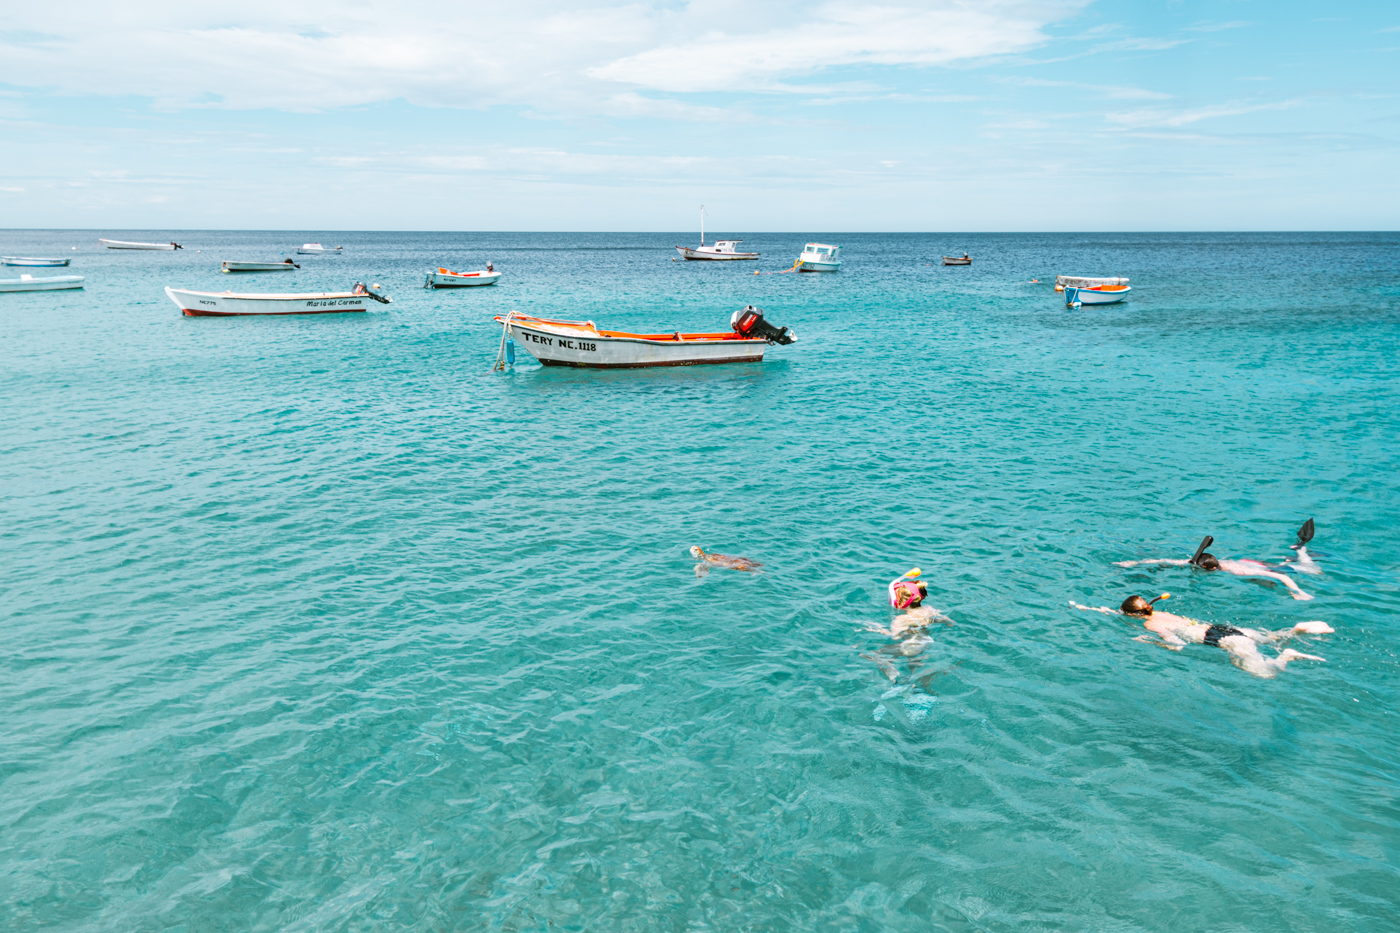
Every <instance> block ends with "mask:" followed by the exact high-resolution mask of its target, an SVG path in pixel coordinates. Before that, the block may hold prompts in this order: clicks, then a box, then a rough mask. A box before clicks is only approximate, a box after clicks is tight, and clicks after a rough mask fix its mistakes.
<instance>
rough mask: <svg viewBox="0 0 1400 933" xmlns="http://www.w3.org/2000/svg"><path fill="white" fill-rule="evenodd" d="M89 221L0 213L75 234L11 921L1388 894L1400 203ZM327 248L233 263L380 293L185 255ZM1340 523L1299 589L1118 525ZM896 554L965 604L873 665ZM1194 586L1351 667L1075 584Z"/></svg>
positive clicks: (40, 245) (0, 759)
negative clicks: (634, 218) (693, 253)
mask: <svg viewBox="0 0 1400 933" xmlns="http://www.w3.org/2000/svg"><path fill="white" fill-rule="evenodd" d="M98 235H104V236H116V237H121V236H122V233H121V232H120V231H110V232H105V233H102V234H96V233H90V232H82V233H74V232H25V231H0V253H5V254H11V253H21V254H38V255H44V254H48V253H54V252H55V251H58V252H62V253H64V254H71V255H73V256H74V257H75V261H74V265H73V268H72V269H71V270H68V271H71V272H73V273H77V274H83V275H87V276H88V282H87V285H88V287H87V288H86V289H85V290H84V291H82V292H68V293H49V294H29V295H0V334H3V345H2V346H0V393H3V398H4V400H5V404H4V406H3V409H0V451H3V455H0V519H2V520H0V544H2V545H3V553H4V555H5V559H4V563H3V570H0V594H3V595H0V644H3V646H4V647H3V658H4V671H5V676H4V678H3V681H0V709H4V710H5V711H6V715H5V717H4V726H3V730H0V736H2V737H3V739H2V741H3V746H2V748H3V755H0V768H3V770H0V858H2V859H3V863H2V864H3V872H0V928H3V929H6V930H73V931H77V930H83V931H87V930H112V931H127V930H157V929H158V930H188V931H210V930H229V931H235V930H236V931H251V930H258V931H261V930H268V931H311V930H347V931H361V930H468V929H471V930H475V929H481V930H508V931H546V930H551V931H555V930H590V931H595V930H596V931H604V930H606V931H655V930H667V931H672V930H673V931H682V930H684V931H703V930H714V931H727V930H755V931H757V930H763V931H769V930H822V931H867V930H868V931H892V930H894V931H898V930H908V931H927V930H946V931H959V933H962V931H968V933H970V931H1028V930H1096V931H1110V930H1111V931H1159V930H1160V931H1167V930H1173V931H1175V930H1211V931H1262V930H1329V931H1337V930H1344V931H1350V930H1357V931H1361V930H1366V931H1371V930H1385V929H1394V928H1396V927H1397V925H1400V803H1397V800H1400V750H1398V749H1397V741H1396V735H1397V725H1400V723H1397V718H1396V712H1395V710H1396V701H1397V697H1398V696H1400V690H1397V675H1398V674H1400V659H1398V658H1397V651H1396V640H1397V638H1400V625H1398V624H1397V610H1400V573H1398V571H1400V542H1397V537H1396V534H1395V528H1396V527H1397V522H1400V514H1397V513H1400V496H1398V495H1397V493H1400V445H1398V444H1397V441H1396V437H1397V432H1400V380H1398V379H1397V377H1398V376H1400V354H1397V352H1396V347H1397V338H1400V280H1397V265H1400V263H1397V259H1400V235H1395V234H1298V235H1290V234H1272V235H1254V234H1249V235H1245V234H1240V235H1187V234H1179V235H1113V236H1109V235H1053V236H1052V235H1044V236H1029V235H1027V236H1021V235H1014V236H1013V235H1005V236H992V235H952V236H936V235H918V236H915V235H838V234H795V235H778V234H764V235H758V234H755V235H750V236H747V237H746V238H745V239H746V243H745V246H746V247H753V248H756V249H759V250H761V251H763V253H764V257H765V258H764V259H763V260H762V261H761V262H760V263H759V264H758V265H759V268H761V269H763V270H766V271H776V270H778V269H781V268H784V267H786V266H788V265H790V264H791V261H792V258H793V257H794V256H795V255H796V253H797V252H798V250H800V248H801V245H802V243H804V242H805V241H806V240H808V239H822V240H825V241H827V242H837V243H841V244H842V245H844V246H845V248H846V252H845V260H846V262H845V269H844V270H843V271H842V272H841V273H839V274H835V275H804V276H797V275H771V276H754V275H752V271H753V267H752V265H747V264H746V265H738V266H735V265H728V264H724V265H721V264H696V263H679V262H671V261H670V258H671V256H672V255H674V252H673V251H670V247H671V245H672V244H673V243H690V242H691V241H692V240H693V239H694V238H695V237H694V234H676V235H661V234H635V235H621V234H574V235H571V234H489V233H475V234H462V235H448V234H332V233H306V234H301V233H298V234H291V235H288V234H261V233H226V232H188V233H183V234H176V239H178V240H179V241H180V242H182V243H184V244H185V246H186V249H185V251H183V252H179V253H116V252H106V251H100V250H98V249H97V248H96V243H95V239H96V236H98ZM127 236H128V237H129V238H133V239H145V238H157V239H167V238H168V237H169V236H170V234H168V233H161V234H151V233H144V234H136V233H128V234H127ZM317 239H319V240H320V241H322V242H323V243H326V244H328V245H331V244H333V243H344V244H345V246H346V254H345V255H344V256H339V257H305V258H304V260H303V269H302V271H301V272H299V273H296V274H295V277H293V276H284V275H275V276H272V275H269V276H244V277H239V278H238V279H235V280H233V281H234V282H235V283H236V285H235V286H234V287H240V288H246V289H249V290H255V289H266V290H275V289H281V288H286V287H289V286H290V285H292V284H295V286H296V287H297V288H303V287H305V288H311V289H316V288H322V287H329V288H341V287H344V286H348V285H349V284H350V283H351V282H353V281H355V280H357V279H359V280H371V281H377V282H380V283H382V284H383V285H384V286H385V288H386V290H387V291H388V292H389V293H390V294H391V295H392V296H393V297H394V299H395V301H394V304H393V305H391V306H389V307H388V308H387V309H385V310H383V311H379V312H375V313H371V314H368V315H351V316H335V317H313V318H287V319H277V320H266V319H264V320H257V319H251V320H250V319H189V318H182V317H181V316H180V315H179V314H178V312H177V310H176V308H175V306H174V305H173V304H172V303H171V302H170V301H169V300H168V299H167V298H166V297H165V296H164V294H163V293H162V291H161V290H162V288H163V287H164V286H166V285H176V286H187V287H194V288H201V287H204V288H210V289H220V290H221V289H223V288H227V287H230V279H231V277H229V276H221V275H219V273H218V272H217V271H216V269H217V263H218V261H219V260H221V259H258V258H277V257H278V254H280V253H282V252H284V251H286V250H287V249H289V248H291V247H294V246H295V245H296V244H299V243H302V242H305V241H308V240H317ZM75 245H76V246H79V247H80V249H79V250H78V251H76V252H74V251H72V250H71V249H70V247H71V246H75ZM954 249H956V250H959V251H961V250H963V249H967V250H968V251H969V252H971V253H972V255H973V256H974V258H975V264H974V265H973V266H972V267H971V268H966V269H963V268H954V269H944V268H942V267H941V266H937V265H932V264H926V263H929V261H930V259H932V258H934V257H937V256H939V255H940V254H941V253H943V252H951V251H952V250H954ZM196 250H202V252H196ZM487 259H490V260H492V261H493V262H494V263H495V264H496V267H497V268H498V269H500V270H501V271H503V272H504V273H505V277H504V278H503V279H502V284H501V285H500V286H497V287H495V288H489V289H473V290H470V291H461V292H429V291H424V290H422V289H421V288H420V287H419V286H420V285H421V283H422V278H423V275H424V274H425V273H426V271H427V270H428V269H429V268H430V267H433V266H436V265H437V264H440V263H441V264H444V265H448V266H450V267H463V268H479V267H481V266H482V265H484V263H485V261H486V260H487ZM935 261H936V260H935ZM11 271H12V272H15V271H18V270H11ZM1056 273H1067V274H1120V275H1128V276H1130V277H1131V278H1132V280H1133V286H1134V291H1133V293H1132V300H1131V301H1130V302H1128V303H1126V304H1124V305H1121V306H1116V307H1107V308H1095V309H1087V308H1086V309H1083V310H1081V311H1066V310H1065V308H1064V306H1063V302H1062V300H1061V299H1060V298H1059V296H1057V295H1055V294H1054V293H1053V292H1052V291H1051V289H1050V286H1049V285H1048V284H1045V283H1046V282H1047V281H1052V280H1053V276H1054V275H1055V274H1056ZM1032 278H1038V279H1040V280H1041V284H1030V279H1032ZM748 302H753V303H756V304H758V305H760V306H761V307H763V308H764V309H765V311H766V312H767V314H768V316H769V318H770V319H771V320H772V321H774V322H775V323H777V324H780V325H788V326H791V327H793V328H794V329H795V330H796V331H797V332H798V334H799V335H800V338H801V339H800V342H799V343H797V344H795V345H793V346H790V347H776V348H773V349H772V350H770V351H769V356H768V359H767V361H766V362H764V363H763V364H761V365H749V366H729V367H713V368H703V369H679V370H654V371H627V372H588V371H578V370H559V369H543V368H540V367H539V366H537V365H536V364H535V363H534V362H533V361H532V360H531V359H530V358H529V357H528V356H527V355H526V354H525V353H524V351H523V350H522V351H521V352H520V357H519V359H520V362H519V364H518V365H517V366H516V367H515V369H514V370H513V371H511V372H507V373H504V374H502V373H496V374H492V373H490V372H488V370H489V369H490V367H491V363H492V360H493V359H494V357H495V354H496V349H497V341H498V339H499V333H500V332H499V328H498V325H494V324H492V323H491V317H492V315H494V314H498V313H501V312H504V311H506V310H508V309H511V308H515V309H519V310H522V311H526V312H528V313H533V314H540V315H555V316H564V317H589V318H592V319H593V320H596V321H597V322H599V324H600V325H601V326H609V325H610V326H614V327H617V328H620V329H627V328H645V329H666V330H670V329H673V328H681V329H686V330H689V329H710V328H722V327H723V326H724V325H725V323H726V322H727V320H728V316H729V314H730V313H731V312H732V311H733V310H734V309H736V308H738V307H740V306H742V305H743V304H746V303H748ZM1309 516H1314V517H1315V518H1316V521H1317V529H1318V531H1317V538H1316V540H1315V541H1314V542H1313V545H1314V549H1315V550H1316V551H1318V552H1320V554H1321V555H1322V556H1320V558H1319V560H1320V562H1321V564H1322V567H1323V570H1324V573H1323V575H1321V576H1318V577H1303V578H1301V582H1302V586H1303V588H1304V589H1305V590H1307V591H1309V592H1310V593H1313V594H1315V595H1316V599H1315V600H1313V601H1311V602H1300V601H1295V600H1292V599H1289V598H1287V596H1286V594H1285V593H1283V591H1282V590H1279V589H1271V588H1268V587H1266V586H1262V585H1259V584H1256V583H1251V582H1248V581H1244V580H1240V579H1237V578H1230V577H1221V576H1219V575H1206V574H1201V573H1196V574H1191V573H1188V572H1186V571H1184V570H1179V569H1165V570H1157V571H1155V572H1154V571H1144V570H1141V569H1124V568H1120V567H1115V566H1114V565H1113V562H1114V561H1119V560H1127V559H1135V558H1144V557H1178V556H1189V554H1190V552H1191V550H1192V549H1193V548H1194V546H1195V544H1196V543H1197V541H1198V540H1199V539H1200V537H1201V536H1202V535H1203V534H1206V533H1209V534H1212V535H1214V536H1215V538H1216V545H1215V546H1214V547H1213V548H1212V551H1213V552H1214V553H1216V554H1218V555H1220V556H1222V557H1223V556H1235V557H1262V558H1276V557H1280V556H1282V555H1284V554H1286V553H1288V551H1287V545H1288V544H1290V543H1292V541H1293V533H1294V530H1295V529H1296V528H1297V526H1298V525H1299V524H1300V523H1301V522H1302V521H1303V520H1304V519H1306V518H1308V517H1309ZM692 544H699V545H702V546H704V547H706V548H712V549H716V550H719V551H722V552H726V553H731V554H742V555H744V556H747V557H750V558H753V559H755V560H760V561H762V562H763V563H764V564H765V572H764V573H762V574H758V575H744V574H737V573H733V572H730V571H725V570H716V571H714V572H712V573H710V574H708V575H707V576H704V577H697V576H696V574H695V573H694V572H693V562H692V561H691V560H690V558H689V556H688V555H687V553H686V549H687V548H688V547H689V546H690V545H692ZM914 565H917V566H919V567H922V568H923V571H924V578H925V579H926V580H927V581H928V582H929V584H930V599H929V602H930V604H932V605H934V606H937V607H938V608H940V609H942V610H943V611H944V612H946V613H947V614H948V615H949V616H951V617H952V618H953V619H954V620H955V623H956V624H955V625H953V626H948V627H939V628H937V629H936V630H934V631H933V632H932V633H931V634H932V636H933V642H932V644H930V645H928V646H927V647H926V648H925V649H924V650H923V652H922V654H921V656H919V657H918V658H915V659H913V660H912V661H909V660H906V659H902V658H897V657H896V658H894V659H893V660H895V661H897V662H898V664H897V666H896V667H895V671H896V673H897V675H898V682H897V683H891V681H890V680H889V679H888V678H887V677H886V675H885V674H884V673H883V671H882V669H881V667H880V666H879V665H877V664H876V663H873V662H872V660H870V659H869V658H867V657H864V656H863V655H875V654H876V653H877V652H879V650H880V649H881V648H882V647H885V648H890V647H893V646H892V645H891V643H890V641H889V639H888V638H886V637H883V636H881V635H878V634H875V633H872V632H870V631H867V630H866V628H865V626H866V624H867V623H870V622H875V623H880V624H888V622H889V620H890V618H891V617H892V615H893V613H892V611H891V610H890V609H889V608H888V607H887V606H886V605H885V602H884V600H885V595H884V587H885V584H886V582H887V581H888V580H889V579H890V578H892V577H894V576H896V575H897V574H899V573H902V572H903V571H905V570H907V569H908V568H909V567H911V566H914ZM1165 590H1170V591H1171V592H1172V594H1173V598H1172V603H1171V605H1172V608H1173V609H1174V610H1175V611H1177V612H1181V613H1185V614H1187V615H1191V616H1194V617H1197V618H1202V619H1207V620H1211V621H1220V622H1233V623H1235V624H1253V625H1258V626H1263V627H1269V628H1280V627H1284V626H1288V625H1291V624H1292V623H1294V622H1297V621H1301V620H1307V619H1322V620H1325V621H1327V622H1329V623H1330V624H1331V625H1333V626H1334V627H1335V628H1336V633H1335V634H1332V635H1326V636H1319V637H1307V638H1303V639H1300V640H1299V642H1298V643H1297V646H1298V647H1299V648H1301V649H1302V650H1305V651H1308V652H1309V653H1313V654H1318V655H1321V656H1323V657H1325V658H1326V662H1325V663H1318V662H1307V661H1299V662H1295V663H1294V664H1293V665H1292V666H1290V667H1289V669H1288V670H1287V671H1284V672H1283V673H1282V674H1280V675H1279V676H1278V677H1277V678H1276V679H1273V680H1261V679H1257V678H1254V677H1251V676H1249V675H1247V674H1245V673H1244V672H1242V671H1240V670H1237V669H1236V668H1234V667H1232V666H1231V665H1230V664H1229V663H1228V661H1227V659H1226V657H1225V656H1224V654H1223V652H1221V651H1218V650H1216V649H1211V648H1207V647H1204V646H1193V647H1189V648H1187V649H1186V650H1185V651H1182V652H1180V653H1173V652H1167V651H1163V650H1161V649H1159V648H1155V647H1152V646H1150V645H1147V644H1144V643H1142V642H1138V641H1134V640H1133V639H1134V635H1136V634H1137V631H1136V630H1134V628H1133V627H1132V626H1130V625H1128V624H1127V623H1126V622H1124V621H1121V620H1119V619H1117V618H1108V617H1104V616H1096V615H1089V614H1085V613H1081V612H1076V611H1074V610H1072V609H1071V608H1070V607H1069V605H1068V604H1069V602H1070V601H1071V600H1074V601H1077V602H1081V603H1086V604H1090V605H1104V604H1112V605H1116V604H1117V603H1118V602H1119V601H1121V599H1122V598H1123V597H1124V596H1125V595H1127V594H1128V593H1131V592H1140V593H1143V594H1153V593H1158V592H1162V591H1165ZM877 656H878V655H877ZM884 659H885V660H890V658H888V657H885V658H884ZM911 664H917V665H919V666H918V667H917V669H916V670H913V671H911V670H909V667H910V666H911Z"/></svg>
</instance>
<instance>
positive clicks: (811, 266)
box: [797, 243, 841, 272]
mask: <svg viewBox="0 0 1400 933" xmlns="http://www.w3.org/2000/svg"><path fill="white" fill-rule="evenodd" d="M840 269H841V247H839V246H829V245H828V244H826V243H808V244H807V245H806V246H805V247H803V249H802V255H801V256H798V257H797V271H798V272H837V271H839V270H840Z"/></svg>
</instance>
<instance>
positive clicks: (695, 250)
mask: <svg viewBox="0 0 1400 933" xmlns="http://www.w3.org/2000/svg"><path fill="white" fill-rule="evenodd" d="M742 242H744V241H743V240H716V241H715V245H714V246H706V245H705V205H703V204H701V205H700V245H699V246H696V247H690V246H677V247H676V252H678V253H680V254H681V256H682V257H684V258H685V259H718V260H725V259H729V260H733V259H757V258H758V253H741V252H739V251H738V250H736V249H735V248H734V246H735V244H736V243H742Z"/></svg>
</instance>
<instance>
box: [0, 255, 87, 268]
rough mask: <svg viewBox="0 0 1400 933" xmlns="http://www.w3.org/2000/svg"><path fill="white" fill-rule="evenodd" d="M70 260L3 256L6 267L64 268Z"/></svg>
mask: <svg viewBox="0 0 1400 933" xmlns="http://www.w3.org/2000/svg"><path fill="white" fill-rule="evenodd" d="M72 261H73V260H71V259H39V258H37V257H35V256H5V257H3V262H4V263H5V265H7V266H66V265H68V264H69V263H70V262H72Z"/></svg>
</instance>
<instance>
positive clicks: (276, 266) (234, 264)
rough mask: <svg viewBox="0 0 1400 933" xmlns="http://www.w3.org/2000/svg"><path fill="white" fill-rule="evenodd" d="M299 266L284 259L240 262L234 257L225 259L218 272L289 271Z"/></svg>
mask: <svg viewBox="0 0 1400 933" xmlns="http://www.w3.org/2000/svg"><path fill="white" fill-rule="evenodd" d="M300 268H301V266H299V265H297V264H296V263H294V262H292V261H291V260H290V259H284V260H282V261H281V262H240V261H239V260H236V259H225V260H224V262H223V265H221V266H220V267H219V271H220V272H291V271H292V270H293V269H300Z"/></svg>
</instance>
